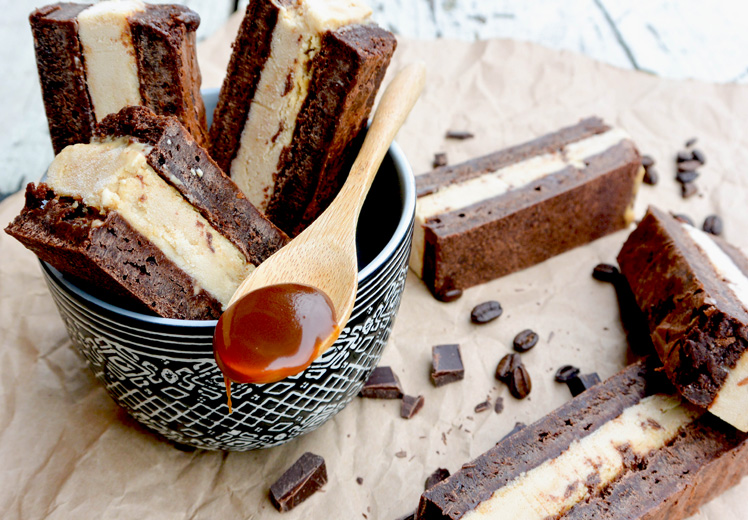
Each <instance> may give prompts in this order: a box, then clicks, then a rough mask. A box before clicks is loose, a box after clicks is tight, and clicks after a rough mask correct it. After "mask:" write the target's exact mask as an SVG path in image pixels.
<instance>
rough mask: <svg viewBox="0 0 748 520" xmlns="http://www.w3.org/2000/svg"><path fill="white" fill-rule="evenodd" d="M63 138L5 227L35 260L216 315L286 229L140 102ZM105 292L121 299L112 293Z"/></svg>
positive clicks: (120, 292) (98, 284) (174, 124)
mask: <svg viewBox="0 0 748 520" xmlns="http://www.w3.org/2000/svg"><path fill="white" fill-rule="evenodd" d="M95 132H96V133H95V136H94V138H93V140H92V142H91V143H89V144H77V145H72V146H68V147H66V148H65V149H64V150H63V151H62V152H60V153H59V154H58V155H57V157H56V158H55V159H54V161H53V162H52V164H51V165H50V167H49V170H48V171H47V178H46V180H45V182H43V183H40V184H38V185H36V186H34V185H33V184H29V186H28V187H27V190H26V205H25V207H24V208H23V210H22V212H21V214H20V215H19V216H18V217H16V219H15V220H14V221H13V222H11V224H10V225H9V226H8V227H7V228H6V231H7V232H8V233H9V234H11V235H13V236H14V237H16V238H17V239H18V240H20V241H21V242H22V243H23V244H24V245H25V246H26V247H27V248H29V249H30V250H32V251H33V252H34V253H35V254H36V255H37V256H38V257H39V258H40V259H42V260H44V261H46V262H47V263H49V264H51V265H52V266H53V267H55V268H56V269H58V270H59V271H62V272H63V273H66V274H69V275H72V276H74V277H76V278H78V279H81V280H83V281H85V282H87V283H88V286H87V287H88V289H89V290H94V289H95V290H97V292H98V293H99V294H100V293H102V292H104V293H108V297H107V298H106V299H107V300H108V301H110V302H111V303H115V304H118V305H120V306H121V305H122V304H123V303H126V302H134V303H135V305H136V307H137V308H138V309H139V310H144V309H149V310H150V311H153V312H155V313H156V314H158V315H160V316H163V317H166V318H181V319H212V318H217V317H218V316H219V315H220V313H221V312H222V310H223V308H224V306H225V305H226V304H227V303H228V301H229V300H230V299H231V296H232V295H233V293H234V291H235V290H236V288H237V287H238V286H239V284H240V283H241V282H242V280H244V278H246V276H247V275H248V274H249V273H250V272H251V270H252V269H254V266H256V265H258V264H259V263H260V262H262V261H263V260H264V259H265V258H267V257H269V256H270V255H271V254H272V253H274V252H275V251H277V250H278V249H280V248H281V247H282V246H283V245H284V244H285V243H286V242H287V240H288V237H287V236H286V235H285V234H284V233H283V232H282V231H280V230H279V229H277V228H276V227H275V226H274V225H273V224H271V223H270V222H269V221H268V220H267V219H265V217H263V216H262V214H260V213H259V212H258V211H257V210H256V209H255V207H254V206H252V204H251V203H250V202H249V201H248V200H247V199H246V198H245V197H244V195H243V194H242V193H241V192H240V191H239V189H238V188H237V187H236V185H235V184H234V183H233V182H232V181H231V179H229V178H228V177H227V176H226V175H224V174H223V172H221V170H220V169H219V168H218V166H217V165H216V164H215V163H214V162H213V161H212V160H211V159H210V157H209V156H208V154H207V152H206V151H205V150H204V149H203V148H202V147H200V146H199V145H198V144H197V143H196V142H195V140H194V139H193V138H192V137H191V135H190V134H189V132H187V130H186V129H185V128H184V127H183V126H182V125H181V124H180V123H179V121H177V119H176V118H174V117H163V116H156V115H155V114H153V112H152V111H151V110H150V109H148V108H146V107H141V106H136V107H126V108H123V109H122V110H121V111H120V112H118V113H117V114H113V115H110V116H107V117H106V118H104V120H103V121H102V122H101V123H100V124H99V125H98V126H97V127H96V130H95ZM112 297H115V298H119V300H117V301H112Z"/></svg>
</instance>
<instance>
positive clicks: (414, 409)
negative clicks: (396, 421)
mask: <svg viewBox="0 0 748 520" xmlns="http://www.w3.org/2000/svg"><path fill="white" fill-rule="evenodd" d="M423 403H424V399H423V396H422V395H419V396H417V397H414V396H412V395H404V396H403V402H402V403H401V404H400V417H402V418H403V419H410V418H411V417H413V416H414V415H415V414H417V413H418V411H419V410H420V409H421V408H423Z"/></svg>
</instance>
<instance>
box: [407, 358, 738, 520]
mask: <svg viewBox="0 0 748 520" xmlns="http://www.w3.org/2000/svg"><path fill="white" fill-rule="evenodd" d="M658 368H660V366H659V361H658V360H657V358H656V356H652V357H651V358H650V359H649V360H645V361H640V362H638V363H635V364H633V365H630V366H629V367H627V368H626V369H624V370H623V371H621V372H619V373H618V374H617V375H615V376H613V377H611V378H610V379H608V380H607V381H605V382H604V383H602V384H598V385H595V386H593V387H592V388H590V389H589V390H587V391H586V392H584V393H582V394H580V395H579V396H578V397H576V398H574V399H573V400H571V401H570V402H568V403H567V404H565V405H563V406H562V407H560V408H558V409H557V410H555V411H554V412H551V413H550V414H548V415H547V416H545V417H544V418H542V419H540V420H539V421H537V422H536V423H534V424H532V425H530V426H527V427H525V428H523V429H521V430H519V431H518V432H516V433H514V434H513V435H511V436H509V437H507V438H505V439H503V440H502V441H500V442H499V443H498V444H497V445H496V446H494V447H493V448H491V449H490V450H488V451H487V452H486V453H484V454H483V455H480V456H479V457H478V458H477V459H475V460H473V461H472V462H469V463H467V464H465V465H463V467H462V468H461V469H460V470H459V471H458V472H457V473H455V474H453V475H452V476H451V477H449V478H447V479H446V480H444V481H442V482H441V483H439V484H437V485H436V486H434V487H433V488H431V489H429V490H427V491H426V492H424V493H423V495H422V496H421V500H420V504H419V506H418V512H417V515H416V518H418V519H421V520H437V519H442V520H446V519H449V520H457V519H462V520H477V519H480V518H516V519H522V520H533V519H538V520H542V519H548V518H556V519H561V518H563V519H565V520H566V519H599V520H604V519H611V520H613V519H615V520H620V519H627V520H633V519H648V520H655V519H658V520H659V519H663V518H667V519H668V520H680V519H683V518H686V517H688V516H690V515H692V514H694V513H695V512H696V511H697V509H698V508H699V506H701V505H702V504H704V503H705V502H707V501H709V500H710V499H712V498H713V497H715V496H717V495H718V494H720V493H722V492H723V491H725V490H726V489H728V488H729V487H731V486H733V485H735V484H737V483H738V482H739V481H740V479H741V477H742V476H743V475H745V474H746V473H748V435H746V434H745V433H742V432H740V431H738V430H736V429H735V428H733V427H731V426H730V425H729V424H727V423H725V422H723V421H721V420H720V419H719V418H717V417H715V416H713V415H711V414H708V413H704V412H702V411H701V410H700V409H698V408H697V407H695V406H693V405H691V404H689V403H688V402H687V401H684V400H682V399H681V398H680V397H679V396H678V394H677V393H676V392H675V390H674V389H673V387H672V386H671V385H670V384H669V382H668V380H667V378H666V377H665V375H664V374H663V373H662V372H661V371H659V370H658Z"/></svg>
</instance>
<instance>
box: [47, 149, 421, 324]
mask: <svg viewBox="0 0 748 520" xmlns="http://www.w3.org/2000/svg"><path fill="white" fill-rule="evenodd" d="M387 156H389V157H390V158H391V159H392V162H393V164H394V166H395V172H396V174H397V177H398V179H399V181H400V182H399V184H400V195H401V198H402V201H403V209H402V212H401V214H400V219H399V221H398V223H397V227H396V228H395V231H394V232H393V233H392V236H391V237H390V239H389V241H388V242H387V244H385V246H384V247H383V248H382V250H381V251H380V252H379V253H378V254H377V256H375V257H374V258H373V259H372V260H371V261H370V262H369V263H368V264H366V265H365V266H364V268H363V269H360V270H359V272H358V284H359V285H361V284H362V283H363V282H364V281H365V280H366V279H367V278H369V277H370V276H372V274H374V272H375V271H376V270H377V269H378V268H380V267H381V266H382V265H383V264H384V263H385V261H386V259H388V258H390V257H392V256H393V255H394V254H395V251H396V249H397V247H398V246H399V244H400V243H401V242H402V240H403V239H404V238H405V237H406V236H407V234H408V231H409V229H410V226H411V223H412V221H413V215H414V214H415V209H416V184H415V177H414V176H413V170H412V168H411V166H410V163H409V162H408V160H407V158H406V157H405V153H404V152H403V151H402V149H401V148H400V146H399V145H398V144H397V142H395V141H392V143H391V144H390V147H389V149H388V150H387ZM40 263H41V265H42V269H44V270H45V271H46V272H47V274H48V275H49V276H50V277H51V278H52V279H54V281H55V283H57V284H59V285H61V286H62V287H63V288H64V289H66V290H67V291H69V292H71V293H73V294H74V295H75V296H76V297H77V298H79V299H81V300H84V301H86V302H88V303H90V304H91V305H93V306H95V307H99V308H102V309H104V310H106V311H108V312H110V313H113V314H119V315H121V316H124V317H127V318H129V319H131V320H135V321H140V322H145V323H148V324H151V325H158V326H175V327H200V328H203V327H215V326H216V324H217V323H218V320H182V319H175V318H163V317H161V316H150V315H148V314H143V313H140V312H137V311H131V310H128V309H124V308H122V307H118V306H117V305H114V304H111V303H108V302H106V301H104V300H102V299H100V298H97V297H95V296H93V295H91V294H90V293H88V292H86V291H84V290H83V289H81V288H80V287H78V286H77V285H75V284H74V283H73V282H71V281H70V280H68V279H67V278H65V277H64V276H63V275H62V273H61V272H60V271H58V270H57V269H55V268H54V267H52V266H51V265H49V264H48V263H46V262H44V261H40Z"/></svg>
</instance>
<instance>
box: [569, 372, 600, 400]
mask: <svg viewBox="0 0 748 520" xmlns="http://www.w3.org/2000/svg"><path fill="white" fill-rule="evenodd" d="M599 382H600V376H598V375H597V373H596V372H592V373H591V374H579V375H576V376H574V377H572V378H571V379H569V380H568V381H566V386H568V387H569V392H571V395H572V396H573V397H576V396H578V395H579V394H581V393H582V392H585V391H587V390H589V389H590V388H592V387H593V386H594V385H596V384H598V383H599Z"/></svg>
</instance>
